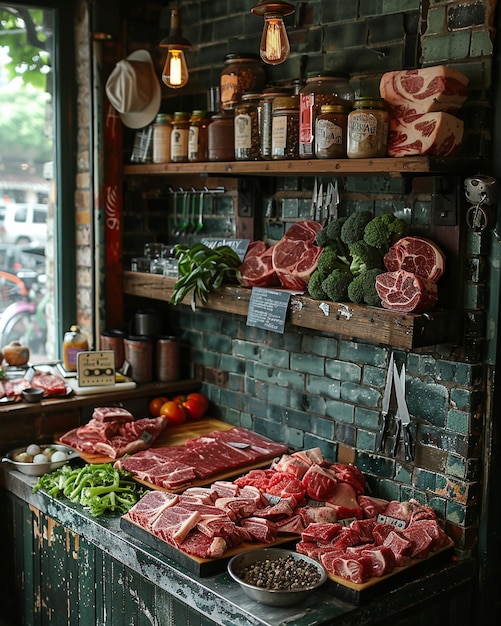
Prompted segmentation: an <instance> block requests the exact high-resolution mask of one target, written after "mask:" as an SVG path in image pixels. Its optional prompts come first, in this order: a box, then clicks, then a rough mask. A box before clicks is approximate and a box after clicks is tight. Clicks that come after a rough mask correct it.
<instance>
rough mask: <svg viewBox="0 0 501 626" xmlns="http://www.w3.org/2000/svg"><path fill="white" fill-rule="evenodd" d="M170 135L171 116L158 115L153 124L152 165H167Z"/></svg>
mask: <svg viewBox="0 0 501 626" xmlns="http://www.w3.org/2000/svg"><path fill="white" fill-rule="evenodd" d="M171 133H172V126H171V116H170V115H167V114H166V113H159V114H158V115H157V116H156V118H155V123H154V124H153V163H169V161H170V141H171Z"/></svg>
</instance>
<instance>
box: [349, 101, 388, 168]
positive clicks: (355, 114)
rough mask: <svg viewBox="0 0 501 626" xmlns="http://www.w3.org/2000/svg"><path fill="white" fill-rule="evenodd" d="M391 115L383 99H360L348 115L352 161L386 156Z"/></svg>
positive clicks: (350, 156)
mask: <svg viewBox="0 0 501 626" xmlns="http://www.w3.org/2000/svg"><path fill="white" fill-rule="evenodd" d="M388 124H389V114H388V111H387V109H386V108H385V104H384V100H383V98H358V99H357V100H355V103H354V105H353V111H351V112H350V114H349V115H348V146H347V153H348V157H349V158H350V159H370V158H375V157H384V156H386V145H387V142H388Z"/></svg>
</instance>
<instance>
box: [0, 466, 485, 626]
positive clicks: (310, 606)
mask: <svg viewBox="0 0 501 626" xmlns="http://www.w3.org/2000/svg"><path fill="white" fill-rule="evenodd" d="M35 481H36V478H34V477H30V476H26V475H24V474H21V473H19V472H18V471H16V470H12V469H8V468H4V469H3V471H1V472H0V484H1V487H2V490H1V492H2V516H1V522H0V524H1V528H2V537H3V538H5V540H4V541H3V542H2V543H3V549H4V550H5V551H6V554H5V555H3V558H2V563H3V567H4V568H5V567H6V565H5V564H6V563H12V565H11V566H10V567H14V570H15V571H14V572H10V575H9V576H7V580H9V581H10V582H9V584H8V585H4V586H3V588H2V595H3V594H5V597H4V598H1V600H2V606H3V607H4V608H5V609H7V608H8V607H10V608H11V612H12V615H13V616H14V614H15V615H16V616H17V618H18V619H17V620H16V619H14V618H13V619H12V620H11V622H9V623H13V624H14V623H15V624H30V625H31V624H33V625H35V624H46V623H48V622H50V623H51V624H53V625H56V626H58V625H61V626H67V625H68V624H72V625H73V624H81V625H82V626H89V625H90V624H109V625H110V626H111V625H112V626H121V625H124V626H125V625H134V626H140V625H142V624H150V625H151V624H155V625H158V626H163V625H169V626H170V625H175V626H184V625H185V624H190V625H192V626H194V625H206V626H208V625H212V624H221V625H227V626H229V625H231V626H279V625H285V624H295V625H298V626H315V625H321V624H336V625H351V626H352V625H354V624H357V626H358V625H361V624H379V623H383V622H384V623H386V622H388V620H391V623H392V624H406V625H409V624H418V623H422V622H423V620H426V621H427V622H428V625H433V624H437V625H438V624H440V625H441V626H444V625H445V624H456V625H457V624H461V623H473V622H470V619H469V618H468V615H469V607H470V606H471V597H469V591H468V590H469V589H470V588H471V581H472V579H473V577H474V575H475V566H474V562H473V561H472V560H462V561H459V560H456V559H455V558H454V557H452V558H448V559H446V561H445V562H444V563H441V564H440V565H437V564H435V563H432V562H430V565H429V566H428V567H426V568H425V569H424V570H419V574H417V575H415V576H412V577H411V578H410V579H409V580H406V581H405V582H402V583H401V584H398V585H396V586H395V587H394V588H393V589H390V590H386V591H385V592H384V593H383V592H382V593H380V594H379V593H378V594H374V597H373V598H371V599H370V600H368V601H367V602H362V603H350V602H347V601H345V600H343V599H340V598H338V597H336V595H334V593H333V592H332V588H331V587H330V586H329V585H330V584H331V581H328V583H327V584H326V585H324V586H323V587H322V588H321V589H320V590H318V591H317V592H315V593H314V594H313V595H312V596H311V597H310V598H309V599H308V600H307V601H305V602H304V603H302V604H299V605H297V606H294V607H286V608H275V607H269V606H265V605H260V604H258V603H256V602H254V601H253V600H251V599H249V598H247V596H245V595H244V594H243V593H242V591H241V589H240V587H239V586H238V585H237V584H236V583H234V582H233V581H232V580H231V579H230V578H229V576H228V575H227V573H226V572H225V571H223V572H222V573H218V574H217V575H213V576H209V577H203V578H200V577H198V576H196V575H194V574H192V573H190V572H188V571H187V570H185V569H184V568H183V567H181V566H180V565H178V564H177V563H176V562H174V561H172V560H170V559H169V558H167V557H166V556H164V555H162V554H160V553H159V552H157V551H155V550H154V549H152V548H151V547H148V546H147V545H145V544H143V543H142V542H141V541H140V540H138V539H135V538H133V537H132V536H130V535H129V534H128V533H127V532H125V531H124V530H122V529H121V527H120V518H119V517H118V516H112V515H104V516H102V517H100V518H92V517H90V516H89V515H87V514H86V513H85V512H83V510H82V509H81V508H79V507H78V506H76V505H72V504H71V503H69V501H62V500H56V499H53V498H50V497H49V496H47V495H46V494H43V493H40V492H37V493H36V494H33V493H32V487H33V485H34V484H35ZM4 580H6V577H4ZM2 613H3V615H7V614H8V613H5V611H3V612H2ZM19 616H21V617H19ZM0 623H1V620H0Z"/></svg>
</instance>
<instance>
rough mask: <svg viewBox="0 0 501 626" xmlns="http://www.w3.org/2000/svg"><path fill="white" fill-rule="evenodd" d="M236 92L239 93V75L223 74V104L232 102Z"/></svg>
mask: <svg viewBox="0 0 501 626" xmlns="http://www.w3.org/2000/svg"><path fill="white" fill-rule="evenodd" d="M236 93H238V75H237V74H229V75H224V76H221V104H228V102H232V101H233V100H234V99H235V94H236Z"/></svg>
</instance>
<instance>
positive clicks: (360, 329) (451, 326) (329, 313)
mask: <svg viewBox="0 0 501 626" xmlns="http://www.w3.org/2000/svg"><path fill="white" fill-rule="evenodd" d="M174 283H175V279H173V278H167V277H164V276H159V275H157V274H143V273H140V272H129V271H126V272H124V292H125V293H127V294H129V295H134V296H139V297H142V298H152V299H155V300H161V301H164V302H168V301H169V299H170V297H171V295H172V291H173V287H174ZM250 294H251V290H250V289H246V288H244V287H237V286H225V287H222V288H221V289H218V290H217V291H216V292H214V293H213V294H210V296H209V300H208V302H207V304H205V305H203V304H199V303H197V307H198V308H201V309H210V310H213V311H224V312H225V313H233V314H236V315H242V316H247V311H248V308H249V300H250ZM185 303H186V304H189V301H188V300H186V302H185ZM287 323H289V324H292V325H293V326H297V327H302V328H309V329H312V330H318V331H322V332H329V333H333V334H335V335H342V336H343V337H348V338H351V339H360V340H366V341H370V342H373V343H381V344H384V345H388V346H392V347H394V348H397V349H403V350H411V349H413V348H424V347H427V346H432V345H436V344H441V343H455V342H457V341H458V340H459V339H460V336H461V330H460V329H461V319H460V315H459V313H457V312H454V311H436V312H433V313H430V314H425V315H415V314H412V313H396V312H393V311H387V310H386V309H379V308H376V307H368V306H362V305H357V304H351V303H346V302H339V303H336V302H330V301H320V300H312V299H311V298H309V297H307V296H304V295H293V296H292V297H291V300H290V304H289V311H288V316H287Z"/></svg>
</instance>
